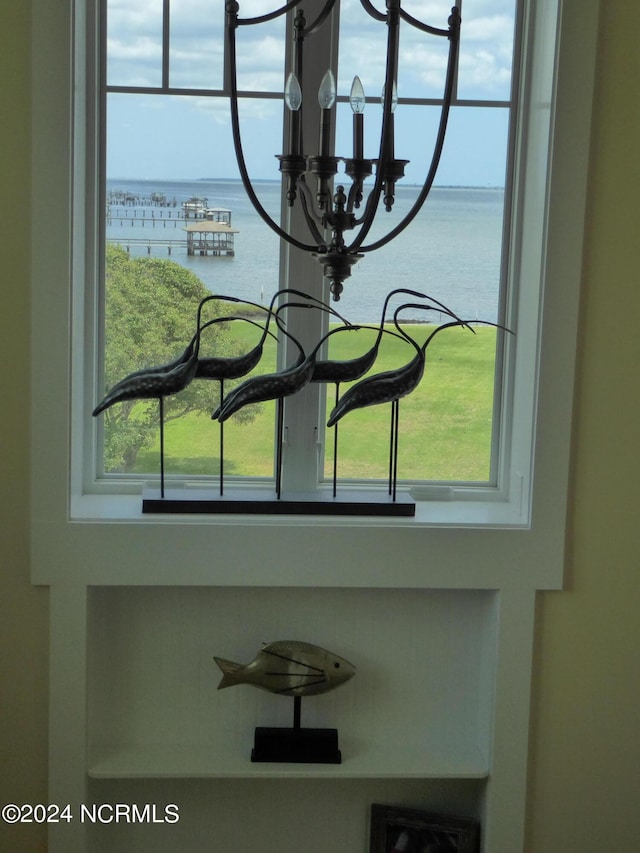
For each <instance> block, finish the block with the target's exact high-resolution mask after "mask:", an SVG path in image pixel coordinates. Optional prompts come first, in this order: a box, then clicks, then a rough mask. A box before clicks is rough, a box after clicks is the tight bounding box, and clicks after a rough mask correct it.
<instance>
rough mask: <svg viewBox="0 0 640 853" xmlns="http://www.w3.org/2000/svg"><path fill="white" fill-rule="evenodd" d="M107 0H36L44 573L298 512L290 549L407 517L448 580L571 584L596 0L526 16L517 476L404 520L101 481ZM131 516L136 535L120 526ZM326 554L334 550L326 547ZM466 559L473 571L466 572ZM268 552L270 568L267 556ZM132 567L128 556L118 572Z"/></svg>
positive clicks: (515, 255)
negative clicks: (94, 432) (96, 4)
mask: <svg viewBox="0 0 640 853" xmlns="http://www.w3.org/2000/svg"><path fill="white" fill-rule="evenodd" d="M61 6H64V8H63V9H61V8H60V7H61ZM87 7H89V11H87ZM92 7H93V4H86V6H85V3H84V2H83V0H67V3H66V4H50V3H48V2H47V0H34V42H33V43H34V54H33V69H34V115H33V128H34V143H33V235H34V240H33V248H32V255H33V261H32V267H33V322H32V349H31V353H32V365H33V371H32V388H33V445H32V446H33V453H32V462H33V472H34V474H33V482H32V504H33V520H34V521H33V531H34V536H33V555H34V566H35V567H36V568H35V577H36V579H37V578H38V577H39V576H41V575H40V572H39V570H38V566H40V567H43V566H47V567H49V568H50V567H51V562H52V560H53V561H54V562H55V561H56V559H58V560H59V561H63V560H65V559H69V558H71V559H72V561H73V555H74V554H75V556H76V557H77V561H76V562H77V563H78V565H80V564H81V563H82V561H83V559H87V558H88V557H89V555H90V556H91V560H92V565H93V566H95V567H96V571H97V570H98V567H100V568H101V569H107V568H108V566H109V564H111V565H114V564H115V565H118V566H119V565H120V564H121V563H126V561H127V560H128V559H130V558H131V557H135V555H136V554H138V555H141V554H145V553H147V554H148V553H149V552H150V550H151V552H152V553H154V554H155V555H156V557H157V560H156V562H155V564H154V569H155V570H156V571H157V572H159V573H160V576H162V574H163V573H164V574H166V576H167V578H170V577H174V572H175V566H176V560H177V559H183V555H184V548H185V543H186V542H187V541H188V546H187V547H188V550H189V553H196V551H197V549H198V548H199V547H201V548H202V552H203V553H206V551H207V544H206V543H207V542H208V541H209V538H208V537H209V536H210V531H211V530H212V529H215V530H216V531H217V536H218V537H220V536H222V537H223V538H224V537H226V536H231V535H237V528H238V527H239V526H247V527H255V528H259V529H260V530H261V531H262V533H263V534H264V536H265V538H266V540H269V541H270V540H271V538H272V537H273V536H274V531H277V530H278V529H280V528H282V527H287V528H288V529H289V536H288V537H287V543H288V544H287V545H286V546H282V551H283V560H284V563H285V564H286V562H287V558H286V556H285V555H286V553H289V551H290V548H293V551H291V552H290V553H291V554H294V553H296V548H295V545H296V541H298V540H299V544H300V543H305V541H307V540H305V538H304V535H305V534H304V531H305V530H307V531H308V530H309V529H315V530H316V532H317V535H319V536H320V537H322V536H323V534H322V530H323V529H325V528H327V527H330V528H331V529H332V530H334V531H335V534H336V535H335V542H336V543H337V544H336V547H338V545H339V543H343V542H346V541H347V539H348V541H349V542H351V543H352V544H353V543H355V545H357V543H361V544H362V546H363V552H362V553H363V555H365V557H366V554H367V553H368V551H369V550H370V549H371V548H372V547H374V546H375V541H376V537H371V536H370V530H371V528H374V527H375V528H380V529H381V530H384V529H385V528H389V527H400V528H406V531H405V534H404V536H405V538H404V541H405V542H406V543H409V542H411V541H414V540H412V539H410V538H407V537H413V536H416V535H419V536H421V537H424V536H426V537H428V540H425V539H421V540H420V541H421V543H423V545H424V547H428V548H429V560H428V563H429V567H430V572H429V573H428V574H429V576H430V578H431V580H432V581H433V580H435V581H436V582H437V578H438V577H441V579H442V582H443V583H444V582H445V578H448V579H449V585H451V583H453V585H458V584H460V583H464V578H465V577H467V576H469V575H468V572H469V571H471V567H472V566H473V567H474V568H475V569H477V566H478V564H480V565H482V566H483V570H484V571H485V575H483V576H484V577H486V579H487V580H486V581H485V582H486V583H488V584H489V585H492V584H493V583H495V572H508V573H509V574H510V573H511V572H512V571H517V572H520V571H526V570H527V567H530V568H531V570H534V566H535V571H536V572H537V573H538V577H539V580H540V581H541V588H545V587H547V588H556V587H557V586H558V585H559V584H560V583H561V576H562V562H563V552H564V534H565V524H564V522H565V513H566V502H567V480H568V466H569V447H570V429H571V410H572V388H573V374H574V363H575V350H576V332H577V317H578V300H579V291H580V281H581V261H582V240H583V230H584V214H585V201H586V183H587V166H588V148H589V128H590V116H591V96H592V83H593V66H594V53H595V51H594V49H593V45H594V43H595V36H596V30H597V11H598V3H597V0H587V2H581V3H579V2H578V0H538V2H531V3H530V4H529V10H528V15H527V18H526V21H525V29H526V32H525V44H526V45H527V54H526V57H525V73H524V74H523V85H524V86H525V89H526V91H525V93H524V94H525V99H524V103H526V104H527V109H526V110H523V111H522V112H521V114H520V116H519V119H518V121H519V123H520V133H519V136H520V140H521V143H520V145H519V146H518V150H517V152H516V161H517V179H516V184H517V201H516V204H515V205H514V210H513V216H514V220H515V222H516V223H518V227H519V230H520V232H521V234H522V239H521V240H520V242H519V244H518V245H517V249H516V251H514V252H512V254H511V259H510V263H511V266H512V273H513V274H515V275H519V276H521V277H526V282H527V283H526V287H522V288H521V289H520V292H519V298H518V300H517V304H516V303H514V304H512V305H510V306H509V309H508V311H509V313H508V317H507V321H508V322H510V321H512V320H514V321H515V322H514V323H513V325H514V326H516V327H517V329H518V336H517V338H516V341H515V343H514V345H513V346H514V350H513V359H514V362H513V372H512V374H511V375H512V380H511V383H512V385H511V388H510V392H509V393H510V396H509V405H508V406H507V407H505V409H504V411H503V413H502V417H503V418H504V419H512V420H513V423H514V424H515V427H516V428H514V430H513V431H512V433H511V435H512V440H511V442H510V446H509V448H508V454H507V458H506V462H505V464H507V465H508V468H509V470H510V472H511V473H510V477H509V480H510V482H509V483H508V485H507V488H505V489H504V490H503V491H501V492H496V493H494V494H493V495H492V496H491V497H489V496H487V498H486V499H484V500H474V501H469V500H465V499H464V498H465V495H464V494H463V493H459V494H458V493H455V491H454V490H452V489H447V490H445V493H444V494H438V493H437V490H434V493H433V495H432V496H431V497H432V498H433V499H431V500H424V501H419V503H418V509H417V513H416V517H415V518H414V519H402V520H399V519H393V520H391V519H389V520H385V519H357V520H353V519H344V520H343V519H336V518H331V519H323V518H307V519H305V520H304V521H300V520H297V521H294V520H292V519H291V518H287V517H280V518H276V517H269V518H266V519H265V518H258V519H256V518H248V517H243V516H237V517H221V518H220V517H212V516H207V517H206V518H202V517H199V518H187V519H185V518H178V519H176V518H168V517H167V518H164V517H163V518H158V517H155V518H148V517H146V518H145V517H144V516H142V514H141V508H140V498H139V495H134V494H130V495H127V494H122V493H119V494H102V495H97V494H88V493H87V492H86V487H85V483H84V482H83V470H84V467H85V465H86V461H87V460H86V458H83V452H82V451H81V448H83V447H84V442H83V440H82V436H83V430H84V429H85V425H86V417H85V416H86V413H87V412H88V411H90V409H91V404H92V401H93V395H94V390H93V389H94V387H95V379H96V363H95V354H94V352H93V350H92V348H91V347H88V346H87V345H86V344H87V328H95V327H96V303H95V301H94V299H93V297H92V296H91V294H90V293H89V294H88V295H87V293H88V291H87V289H86V288H85V287H84V282H85V281H87V280H92V279H93V278H94V277H95V275H96V273H97V270H96V265H97V261H96V258H98V257H99V255H100V253H99V252H97V251H96V248H97V247H96V245H95V239H96V237H95V234H96V233H97V229H96V227H95V222H94V221H93V217H94V212H93V211H92V210H91V208H90V207H89V206H87V204H86V197H87V194H86V185H87V182H90V183H93V184H95V181H96V180H97V176H96V175H95V173H94V172H93V170H92V169H91V167H90V164H91V157H90V156H89V155H88V152H91V151H92V150H95V134H96V128H97V126H98V119H99V116H98V115H97V114H96V112H95V107H94V104H93V103H92V101H91V99H87V97H86V91H85V90H84V87H85V82H84V81H85V80H86V79H87V74H86V71H85V69H86V67H87V54H86V50H85V44H84V39H83V37H81V35H79V34H82V33H84V32H85V31H86V27H87V26H91V25H92V24H93V25H94V24H95V22H92V21H91V20H89V21H87V17H86V16H87V14H89V15H90V14H91V9H92ZM556 31H557V32H558V33H559V34H560V38H559V39H558V40H556V38H555V33H556ZM70 48H71V49H70ZM89 290H90V289H89ZM542 307H543V308H544V310H542ZM504 427H505V424H503V428H504ZM504 434H508V433H507V432H505V433H504ZM461 529H463V530H464V533H462V535H461ZM234 530H235V531H236V533H235V534H234V533H233V531H234ZM116 532H118V533H120V534H121V535H120V536H114V533H116ZM314 535H315V534H314ZM300 537H302V539H300ZM282 541H283V538H282V537H277V536H276V539H275V540H274V545H273V546H274V547H280V546H281V543H282ZM320 541H323V539H322V538H321V539H320ZM278 543H280V545H278ZM131 549H132V550H131ZM194 549H196V550H194ZM305 550H306V549H305ZM314 559H315V562H318V567H319V566H320V562H319V558H314ZM118 560H120V562H118ZM114 561H115V563H114ZM377 562H378V561H377V560H373V563H374V564H377ZM416 562H417V561H408V564H407V565H403V566H400V567H397V566H396V567H394V572H395V576H394V585H402V583H400V584H399V583H398V581H399V579H400V581H403V582H404V583H406V584H408V585H413V583H415V582H418V581H419V585H422V584H423V583H424V582H425V575H424V571H425V567H424V566H417V565H416ZM452 567H456V568H457V570H458V573H457V574H456V575H455V577H454V579H453V581H451V574H450V572H451V568H452ZM254 569H255V571H258V567H257V565H256V566H255V567H254ZM252 570H253V569H252ZM119 571H121V570H120V569H117V568H115V569H114V577H117V576H118V574H119ZM203 571H204V568H203ZM297 571H299V569H295V568H294V567H293V566H291V567H289V568H288V569H285V570H283V572H282V573H281V574H280V575H278V581H277V582H278V583H285V582H286V578H287V577H289V579H291V578H293V577H295V576H296V572H297ZM353 572H355V573H356V574H357V577H358V578H359V579H360V580H359V581H358V583H362V582H363V578H364V577H365V576H366V571H365V572H364V574H363V573H362V567H358V566H354V567H353ZM358 572H359V573H358ZM421 572H422V574H421ZM227 574H228V577H229V582H231V583H233V582H235V575H234V574H233V573H231V569H230V568H229V567H222V568H221V570H220V575H219V576H218V578H219V581H220V582H222V581H223V579H224V578H225V577H226V576H227ZM347 576H349V572H347ZM344 577H345V576H344V575H342V576H341V584H342V583H343V582H344ZM331 578H332V571H331V569H327V570H326V571H325V574H324V576H323V581H322V582H323V583H331ZM492 578H494V580H491V579H492ZM369 580H371V579H369ZM334 581H335V578H334ZM380 582H383V580H382V579H380Z"/></svg>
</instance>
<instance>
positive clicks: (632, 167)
mask: <svg viewBox="0 0 640 853" xmlns="http://www.w3.org/2000/svg"><path fill="white" fill-rule="evenodd" d="M601 6H602V12H603V14H602V17H601V22H600V38H599V48H598V51H599V52H598V67H597V84H596V92H595V111H594V119H595V122H594V127H593V134H592V154H591V184H590V203H589V215H588V224H587V229H586V251H585V275H584V289H583V299H582V316H581V322H580V345H579V354H578V384H577V391H576V409H575V415H574V440H573V463H572V478H571V510H570V523H569V533H568V543H567V545H568V547H567V585H566V591H565V592H563V593H557V594H546V595H543V596H541V600H540V606H539V631H538V642H537V660H536V672H535V678H534V700H533V710H534V713H533V732H532V744H531V754H532V768H531V777H530V778H531V786H530V804H529V839H530V846H529V850H530V851H534V852H535V853H561V851H569V853H573V851H581V853H591V851H593V853H609V851H614V850H615V851H617V850H620V851H622V850H638V849H640V498H639V497H638V483H639V482H640V450H639V447H638V444H639V440H640V276H639V270H640V212H639V206H638V194H639V193H640V98H639V92H640V51H639V49H638V38H637V34H638V32H639V31H640V4H638V3H630V2H628V0H605V2H603V3H602V4H601Z"/></svg>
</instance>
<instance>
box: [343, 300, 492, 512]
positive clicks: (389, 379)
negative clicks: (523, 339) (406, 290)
mask: <svg viewBox="0 0 640 853" xmlns="http://www.w3.org/2000/svg"><path fill="white" fill-rule="evenodd" d="M408 308H414V309H419V310H436V309H434V306H431V305H422V304H418V303H406V304H403V305H400V306H399V307H398V308H397V309H396V310H395V312H394V315H393V323H394V325H395V327H396V329H397V330H398V332H399V334H400V335H401V336H402V337H403V338H404V339H405V340H406V341H407V342H408V343H409V344H410V345H411V346H412V347H413V349H414V350H415V355H414V357H413V358H412V359H411V360H410V361H409V362H407V363H406V364H404V365H403V366H402V367H398V368H396V369H394V370H386V371H384V372H382V373H377V374H374V375H373V376H367V377H366V378H365V379H362V380H361V381H360V382H358V383H357V384H356V385H352V386H351V387H350V388H349V389H348V390H347V391H346V392H345V393H344V394H343V395H342V397H341V398H340V400H339V401H338V403H337V405H336V406H335V407H334V408H333V411H332V412H331V414H330V415H329V420H328V421H327V426H328V427H331V426H334V425H335V424H336V423H338V421H339V420H341V418H343V417H344V416H345V415H346V414H348V413H349V412H351V411H353V410H355V409H361V408H364V407H366V406H375V405H379V404H381V403H391V428H390V451H389V494H391V495H392V496H393V499H394V500H395V496H396V482H397V462H398V422H399V401H400V399H401V398H402V397H406V396H407V395H408V394H410V393H411V392H412V391H413V390H414V389H415V388H416V387H417V386H418V384H419V383H420V380H421V379H422V376H423V374H424V367H425V360H426V350H427V347H428V346H429V344H430V343H431V341H432V340H433V339H434V338H435V336H436V335H437V334H439V333H440V332H442V331H444V330H445V329H449V328H452V327H453V326H464V327H466V328H469V330H470V331H472V332H473V329H472V328H471V326H470V325H469V322H468V321H466V320H460V319H456V320H452V321H451V322H449V323H444V324H442V325H440V326H438V327H437V328H436V329H434V331H433V332H431V334H430V335H429V336H428V337H427V339H426V340H425V342H424V343H423V344H422V345H419V344H418V343H417V342H416V341H415V340H413V338H411V337H410V335H408V334H407V332H406V331H405V330H404V329H403V328H402V327H401V326H400V325H399V322H398V316H399V314H400V313H401V312H402V311H404V310H406V309H408ZM447 313H449V314H450V312H447ZM477 322H479V323H481V324H482V325H496V324H494V323H483V322H482V321H477Z"/></svg>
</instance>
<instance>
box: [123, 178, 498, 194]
mask: <svg viewBox="0 0 640 853" xmlns="http://www.w3.org/2000/svg"><path fill="white" fill-rule="evenodd" d="M117 181H122V182H125V181H134V182H135V183H138V184H164V183H171V184H200V183H210V184H240V183H242V181H241V180H240V178H131V177H129V178H123V177H117V178H107V182H108V183H114V182H117ZM254 182H255V183H257V184H279V183H280V180H279V179H278V178H255V179H254ZM420 186H421V184H399V185H398V188H399V189H419V188H420ZM433 189H434V190H500V191H501V192H504V187H500V186H495V185H493V184H434V185H433Z"/></svg>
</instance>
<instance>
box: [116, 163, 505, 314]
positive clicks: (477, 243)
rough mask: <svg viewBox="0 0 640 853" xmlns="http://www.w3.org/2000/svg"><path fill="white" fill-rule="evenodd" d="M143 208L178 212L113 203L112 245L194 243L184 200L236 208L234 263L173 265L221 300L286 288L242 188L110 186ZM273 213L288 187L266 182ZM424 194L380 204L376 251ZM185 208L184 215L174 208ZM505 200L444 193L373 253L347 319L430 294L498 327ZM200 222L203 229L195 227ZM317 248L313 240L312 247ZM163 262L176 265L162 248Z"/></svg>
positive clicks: (271, 242) (199, 260)
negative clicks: (403, 291)
mask: <svg viewBox="0 0 640 853" xmlns="http://www.w3.org/2000/svg"><path fill="white" fill-rule="evenodd" d="M116 190H118V191H122V192H124V193H129V194H130V195H132V196H137V197H138V198H140V199H149V198H150V197H151V195H152V194H153V193H158V194H162V195H164V197H165V198H166V199H167V200H168V201H169V202H170V203H171V206H169V207H164V208H162V207H157V206H151V205H150V204H148V205H145V204H128V205H126V206H125V205H120V204H118V203H115V202H112V203H111V205H110V216H109V217H108V221H107V239H109V240H114V241H118V242H120V243H121V244H122V245H123V246H124V245H126V242H127V239H129V238H137V239H140V238H147V239H151V240H162V239H167V240H168V239H173V240H184V239H185V233H184V231H183V230H182V228H183V227H184V224H185V223H184V221H175V220H176V218H177V217H178V214H179V213H180V212H181V205H182V202H183V201H186V200H187V199H189V198H191V197H194V196H195V197H206V198H207V200H208V206H209V207H222V208H229V209H230V210H231V213H232V220H231V224H232V226H233V227H234V228H237V229H238V232H239V233H238V234H236V236H235V256H234V257H224V256H222V257H211V256H209V257H201V256H188V255H187V251H186V247H185V246H180V247H177V246H175V247H174V248H173V249H172V252H171V256H170V259H171V260H173V261H175V262H176V263H179V264H181V265H182V266H184V267H187V268H188V269H190V270H192V271H193V272H194V273H195V274H196V275H197V276H198V277H199V278H200V279H201V280H202V281H203V282H204V284H205V286H206V287H207V288H209V289H210V290H211V291H213V292H217V293H227V294H231V295H233V296H239V297H241V298H243V299H248V300H252V301H254V302H255V301H258V302H266V301H268V300H269V299H270V297H271V295H272V294H273V292H274V291H275V290H277V288H278V262H279V242H280V241H279V238H278V237H277V235H276V234H274V233H273V232H272V231H271V229H270V228H268V227H267V226H266V225H265V224H264V223H263V221H262V220H261V219H260V217H259V216H258V214H257V213H256V212H255V211H254V210H253V207H252V206H251V203H250V201H249V199H248V198H247V196H246V194H245V192H244V189H243V187H242V184H241V183H240V182H239V181H221V180H198V181H160V180H157V181H146V180H145V181H138V180H116V179H110V180H109V181H108V182H107V191H108V192H109V191H116ZM256 191H257V193H258V195H259V197H260V200H261V203H262V204H263V206H264V207H265V209H266V210H267V211H268V212H269V213H270V214H271V215H272V216H273V217H274V218H276V220H277V218H278V215H279V209H280V184H279V182H258V183H257V184H256ZM417 193H418V188H415V187H401V186H398V187H397V192H396V202H395V205H394V208H393V211H392V212H391V213H386V212H385V211H384V209H383V207H382V205H380V209H379V213H378V218H377V221H376V224H375V226H374V228H373V229H372V232H371V235H370V237H369V238H368V239H367V241H366V242H367V243H371V242H373V240H374V239H378V238H379V237H381V236H382V235H383V234H384V233H386V232H388V231H389V230H390V229H391V228H393V227H394V226H395V224H396V223H397V222H399V221H400V219H401V218H402V216H403V215H404V214H405V213H406V212H407V211H408V210H409V209H410V207H411V204H412V202H413V200H414V199H415V198H416V195H417ZM174 202H175V206H173V203H174ZM503 210H504V192H503V190H501V189H480V188H443V187H436V188H434V189H433V190H432V191H431V193H430V195H429V198H428V199H427V201H426V202H425V205H424V207H423V208H422V211H421V212H420V214H419V215H418V216H417V217H416V218H415V219H414V221H413V222H412V223H411V224H410V225H409V227H408V228H407V229H406V230H405V231H404V232H403V233H402V234H401V235H399V236H398V237H397V238H396V239H395V240H393V241H392V242H391V243H390V244H389V245H388V246H385V247H383V248H381V249H378V250H376V251H375V252H369V253H367V254H366V255H365V257H364V258H362V259H361V260H360V261H359V262H358V264H357V265H356V267H355V268H354V270H353V273H352V276H351V278H350V279H348V280H347V281H346V282H345V289H344V293H343V295H342V298H341V301H340V304H339V306H338V307H339V310H340V311H341V313H343V314H344V315H345V316H346V317H347V318H348V319H349V320H351V321H352V322H377V321H378V320H379V318H380V312H381V308H382V304H383V301H384V296H385V294H386V293H387V292H388V291H389V290H392V289H393V288H396V287H410V288H414V289H417V290H420V291H423V292H426V293H428V294H430V295H432V296H433V297H435V298H436V299H439V300H440V301H441V302H444V303H445V304H446V305H447V306H449V308H451V310H453V311H455V312H456V313H457V314H459V315H460V316H462V317H464V318H465V319H472V320H474V319H481V320H489V321H494V322H495V320H496V319H497V315H498V295H499V278H500V258H501V241H502V223H503ZM191 221H192V222H193V220H191ZM309 242H311V241H309ZM130 245H131V248H130V252H131V254H132V256H138V255H140V256H146V255H147V248H146V246H145V245H143V244H133V243H132V244H130ZM151 253H152V255H153V256H154V257H160V258H168V257H169V255H168V252H167V248H166V247H163V246H159V245H155V246H153V248H152V250H151Z"/></svg>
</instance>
